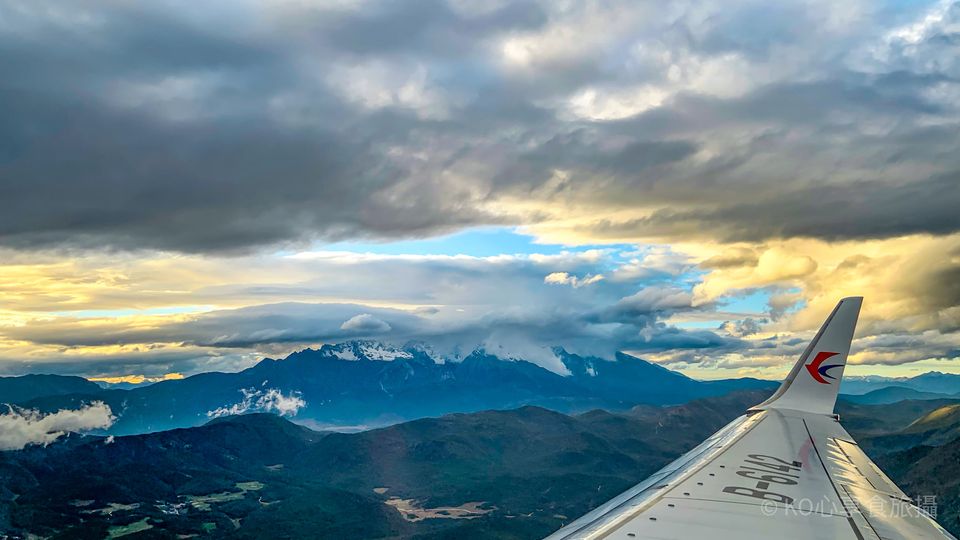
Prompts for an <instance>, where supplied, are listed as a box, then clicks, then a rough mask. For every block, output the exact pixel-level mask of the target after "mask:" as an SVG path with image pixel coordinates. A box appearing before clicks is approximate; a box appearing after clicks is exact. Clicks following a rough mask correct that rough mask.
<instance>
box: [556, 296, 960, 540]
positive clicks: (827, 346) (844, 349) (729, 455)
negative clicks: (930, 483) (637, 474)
mask: <svg viewBox="0 0 960 540" xmlns="http://www.w3.org/2000/svg"><path fill="white" fill-rule="evenodd" d="M862 301H863V298H860V297H853V298H844V299H843V300H841V301H840V303H839V304H837V307H836V308H834V310H833V313H831V314H830V316H829V317H828V318H827V320H826V322H825V323H824V324H823V327H822V328H820V331H819V332H818V333H817V335H816V337H815V338H814V339H813V341H812V342H811V343H810V345H808V346H807V348H806V350H805V351H804V352H803V354H802V355H801V356H800V359H799V360H798V361H797V363H796V365H794V366H793V369H792V370H791V371H790V373H789V374H788V375H787V378H786V379H784V381H783V384H781V385H780V388H779V389H778V390H777V391H776V392H775V393H774V394H773V396H771V397H770V399H768V400H766V401H764V402H763V403H761V404H759V405H756V406H754V407H753V408H751V409H750V410H748V411H747V412H746V414H744V415H743V416H741V417H740V418H737V419H736V420H734V421H733V422H730V423H729V424H728V425H727V426H725V427H724V428H723V429H721V430H720V431H718V432H717V433H715V434H714V435H713V436H711V437H710V438H708V439H707V440H706V441H704V442H703V443H702V444H700V445H699V446H697V447H696V448H694V449H693V450H691V451H689V452H687V453H686V454H684V455H683V456H681V457H680V458H679V459H677V460H676V461H674V462H673V463H671V464H669V465H667V466H666V467H664V468H663V469H661V470H660V471H658V472H657V473H655V474H654V475H653V476H651V477H650V478H648V479H647V480H646V481H644V482H642V483H640V484H638V485H637V486H635V487H633V488H632V489H630V490H628V491H626V492H625V493H623V494H621V495H619V496H617V497H615V498H614V499H612V500H610V501H609V502H607V503H606V504H603V505H602V506H600V507H599V508H597V509H595V510H593V511H592V512H590V513H588V514H587V515H585V516H583V517H581V518H580V519H577V520H575V521H573V522H572V523H570V524H568V525H566V526H565V527H563V528H562V529H560V530H559V531H557V532H555V533H553V534H552V535H550V536H549V537H547V540H575V539H576V540H581V539H582V540H586V539H590V540H599V539H607V540H634V539H715V540H726V539H736V540H748V539H758V540H759V539H763V540H769V539H771V538H775V539H777V540H793V539H798V540H799V539H814V538H815V539H834V538H838V539H852V540H879V539H882V540H888V539H897V540H916V539H921V538H937V539H942V538H954V537H953V536H952V535H950V533H948V532H947V531H946V530H944V529H943V527H941V526H940V525H939V524H937V522H936V521H934V520H933V519H932V518H931V517H930V516H929V515H928V514H927V513H926V512H924V511H923V510H922V509H921V508H920V507H918V506H917V505H915V504H914V502H913V501H912V500H911V499H910V498H909V497H908V496H907V495H906V494H904V493H903V491H901V490H900V488H898V487H897V486H896V485H895V484H894V483H893V482H892V481H891V480H890V479H889V478H887V476H886V475H885V474H884V473H883V472H882V471H881V470H880V469H879V468H877V466H876V465H874V463H873V462H872V461H870V458H868V457H867V456H866V454H864V453H863V451H862V450H861V449H860V447H859V446H858V445H857V443H856V442H855V441H854V440H853V438H851V437H850V435H849V434H848V433H847V432H846V430H844V429H843V427H842V426H841V425H840V419H839V417H838V416H837V415H835V414H834V413H833V409H834V405H835V404H836V401H837V393H838V391H839V387H840V380H841V378H842V377H843V368H844V366H845V365H846V363H847V355H848V353H849V352H850V342H851V341H852V339H853V331H854V329H855V328H856V324H857V316H858V315H859V313H860V305H861V303H862ZM954 540H956V539H954Z"/></svg>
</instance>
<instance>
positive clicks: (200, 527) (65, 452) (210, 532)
mask: <svg viewBox="0 0 960 540" xmlns="http://www.w3.org/2000/svg"><path fill="white" fill-rule="evenodd" d="M768 394H769V392H768V391H753V392H738V393H733V394H730V395H726V396H722V397H716V398H707V399H703V400H695V401H692V402H690V403H687V404H684V405H679V406H672V407H657V406H650V405H642V406H637V407H634V408H633V409H631V410H628V411H624V412H622V413H610V412H607V411H602V410H593V411H589V412H586V413H582V414H579V415H573V416H570V415H565V414H561V413H557V412H553V411H550V410H547V409H543V408H539V407H533V406H526V407H522V408H519V409H515V410H506V411H483V412H477V413H470V414H451V415H446V416H443V417H439V418H424V419H420V420H416V421H411V422H406V423H402V424H397V425H393V426H390V427H386V428H381V429H376V430H370V431H365V432H361V433H352V434H345V433H318V432H316V431H312V430H309V429H306V428H304V427H302V426H298V425H295V424H292V423H290V422H288V421H286V420H283V419H281V418H279V417H276V416H271V415H263V414H254V415H246V416H232V417H225V418H220V419H217V420H214V421H211V422H209V423H207V424H205V425H203V426H200V427H196V428H189V429H176V430H171V431H164V432H159V433H152V434H146V435H135V436H125V437H116V438H109V439H108V438H104V437H89V436H88V437H80V436H70V437H66V438H64V439H62V440H60V441H58V442H57V443H55V444H52V445H50V446H48V447H46V448H42V447H30V448H28V449H26V450H23V451H18V452H5V453H0V531H9V532H13V533H16V534H26V533H27V532H29V533H32V534H38V535H43V536H48V537H54V538H56V537H62V538H84V537H89V538H104V537H106V536H107V535H108V534H110V532H111V531H112V532H113V534H119V533H123V532H128V531H130V530H133V529H131V528H130V527H133V528H144V527H148V526H149V529H148V530H145V531H143V532H139V533H136V534H131V535H129V538H134V539H135V538H170V537H173V536H175V535H184V536H189V535H199V537H202V538H249V539H254V538H337V539H339V538H384V539H386V538H390V539H406V538H410V539H413V538H416V539H438V538H477V539H493V538H497V539H506V538H510V539H534V538H541V537H543V536H545V535H546V534H548V533H549V532H550V531H552V530H554V529H556V528H558V527H559V526H561V525H562V524H563V523H564V522H567V521H569V519H571V518H573V517H575V516H578V515H580V514H582V513H585V512H586V511H588V510H589V509H591V508H593V507H594V506H596V505H598V504H600V503H602V502H604V501H606V500H608V499H609V498H610V497H612V496H614V495H616V494H617V493H620V492H621V491H622V490H624V489H626V488H628V487H629V486H631V485H633V484H635V483H636V482H638V481H640V480H642V479H643V478H645V477H646V476H648V475H649V474H650V473H652V472H654V471H656V470H657V469H659V468H660V467H662V466H663V465H664V464H666V463H668V462H669V461H671V460H672V459H673V458H675V457H676V456H678V455H679V454H681V453H682V452H684V451H686V450H688V449H689V448H691V447H693V446H695V445H696V444H698V443H699V442H700V441H702V440H703V439H704V438H705V437H707V436H709V435H710V434H712V433H713V432H714V431H716V430H717V429H718V428H720V427H721V426H722V425H724V424H726V423H727V422H729V421H730V420H731V419H733V418H734V417H736V416H737V415H739V414H741V413H742V412H743V411H744V410H745V409H746V408H748V407H750V406H751V405H754V404H756V403H758V402H760V401H762V400H763V399H764V398H765V397H766V396H767V395H768ZM898 405H901V406H899V407H898V406H897V405H880V406H867V405H857V404H843V405H842V407H841V415H844V417H845V418H847V419H850V420H851V421H853V423H854V424H855V425H856V424H857V423H860V424H861V427H862V431H861V433H867V432H869V433H872V434H873V437H872V438H873V439H877V440H882V439H883V437H897V436H903V435H904V434H903V433H902V432H903V431H904V429H905V428H907V426H909V425H911V423H914V424H915V425H920V424H924V423H926V424H929V422H927V421H924V422H920V423H919V424H918V423H916V422H914V421H916V420H917V418H920V417H923V416H924V415H928V419H929V413H930V412H931V410H930V409H929V408H928V407H929V406H930V405H931V402H929V401H918V402H910V401H906V402H903V403H902V404H898ZM942 406H943V405H941V407H942ZM911 415H913V416H912V418H911V417H910V416H911ZM933 417H935V418H934V420H937V422H935V423H936V424H937V426H938V429H939V428H948V427H949V426H945V425H944V426H941V425H940V424H941V423H944V422H947V420H944V419H945V418H948V417H949V418H952V416H951V415H947V414H941V415H937V414H935V415H933ZM878 418H879V419H881V422H880V423H877V422H868V421H867V420H868V419H878ZM844 423H845V425H846V423H847V420H844ZM881 424H882V425H886V426H887V428H888V429H891V430H892V431H889V432H884V431H883V429H884V428H883V427H882V425H881ZM929 425H932V424H929ZM851 431H852V432H854V435H855V436H860V435H858V434H857V429H856V428H855V427H854V428H852V429H851ZM907 435H910V434H907ZM868 440H869V438H868ZM951 445H952V446H951ZM955 447H956V443H951V444H948V445H944V446H942V447H928V446H921V447H918V448H916V449H910V450H907V452H895V451H890V450H889V449H885V447H883V446H882V445H880V444H878V445H876V448H884V451H885V452H887V453H886V454H878V455H880V457H881V458H882V460H881V461H880V463H881V465H882V466H884V467H885V468H887V470H888V471H889V472H890V474H891V476H892V477H893V479H894V480H895V481H897V482H901V480H902V479H907V483H906V485H904V489H907V490H908V492H910V493H912V494H914V493H915V494H926V492H925V491H924V490H930V492H931V493H932V494H935V495H937V496H938V497H941V498H940V499H939V503H940V504H942V505H945V506H946V505H953V506H950V508H954V509H955V508H956V499H955V497H956V494H957V489H956V486H955V483H956V482H955V481H953V480H951V478H954V479H955V478H956V477H957V475H956V474H955V472H954V471H953V469H955V468H956V461H954V462H950V461H949V460H950V459H954V460H956V459H957V458H956V457H955V456H956V453H955V450H954V448H955ZM870 451H871V452H873V451H874V450H870ZM910 452H913V453H910ZM951 452H953V453H951ZM938 467H939V468H938ZM933 473H936V474H937V475H940V476H944V477H943V478H940V479H926V480H924V478H925V475H933ZM949 475H953V476H949ZM941 508H944V507H941ZM951 515H952V514H951ZM948 519H949V518H948ZM947 523H948V524H949V521H948V522H947ZM124 527H128V528H126V529H125V528H124Z"/></svg>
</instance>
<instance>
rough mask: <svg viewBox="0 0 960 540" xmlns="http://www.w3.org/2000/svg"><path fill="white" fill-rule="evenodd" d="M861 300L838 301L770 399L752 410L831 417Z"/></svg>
mask: <svg viewBox="0 0 960 540" xmlns="http://www.w3.org/2000/svg"><path fill="white" fill-rule="evenodd" d="M862 303H863V298H862V297H859V296H853V297H850V298H844V299H843V300H840V303H839V304H837V307H835V308H833V313H831V314H830V316H829V317H827V320H826V322H824V323H823V326H822V327H820V331H819V332H817V335H816V337H814V338H813V341H811V342H810V345H808V346H807V348H806V350H805V351H803V354H801V355H800V359H799V360H797V363H796V364H795V365H794V366H793V369H791V370H790V373H789V374H788V375H787V378H786V379H784V380H783V383H782V384H781V385H780V388H779V389H778V390H777V391H776V393H774V394H773V395H772V396H770V399H768V400H766V401H764V402H763V403H761V404H759V405H757V406H755V407H753V410H759V409H794V410H799V411H805V412H811V413H816V414H833V407H834V406H835V405H836V403H837V393H838V392H839V391H840V381H841V379H843V368H844V367H845V366H846V365H847V354H849V352H850V342H851V341H852V340H853V331H854V329H856V327H857V317H858V316H859V314H860V305H861V304H862Z"/></svg>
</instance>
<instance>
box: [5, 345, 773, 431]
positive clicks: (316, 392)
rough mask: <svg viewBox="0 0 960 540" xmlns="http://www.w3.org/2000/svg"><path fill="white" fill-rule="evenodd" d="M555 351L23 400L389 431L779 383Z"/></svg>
mask: <svg viewBox="0 0 960 540" xmlns="http://www.w3.org/2000/svg"><path fill="white" fill-rule="evenodd" d="M554 353H555V354H556V355H557V359H558V360H559V361H560V362H561V363H562V364H563V366H564V367H565V368H566V369H567V370H568V371H569V374H568V375H560V374H558V373H554V372H552V371H549V370H547V369H545V368H543V367H541V366H539V365H537V364H535V363H532V362H529V361H526V360H523V359H504V358H501V357H498V356H495V355H493V354H489V353H488V352H487V351H485V350H483V349H477V350H475V351H473V352H471V353H470V354H468V355H466V356H465V357H463V358H442V357H438V356H437V355H436V354H435V353H434V352H432V351H431V349H430V348H429V347H428V346H425V345H422V344H410V345H407V346H404V347H393V346H390V345H386V344H383V343H379V342H374V341H350V342H345V343H340V344H336V345H324V346H323V347H321V348H319V349H305V350H302V351H298V352H295V353H293V354H290V355H289V356H287V357H286V358H285V359H283V360H274V359H264V360H262V361H261V362H259V363H258V364H256V365H255V366H253V367H251V368H249V369H246V370H243V371H240V372H238V373H202V374H199V375H194V376H192V377H187V378H185V379H182V380H170V381H161V382H158V383H154V384H152V385H149V386H145V387H141V388H134V389H130V390H124V389H101V388H100V387H98V386H97V385H93V383H89V384H90V385H92V387H91V386H87V385H84V386H82V387H78V391H75V392H72V393H67V392H58V393H55V394H49V395H43V396H38V397H35V398H32V399H29V400H27V401H22V402H21V404H23V405H25V406H28V407H31V408H37V409H40V410H42V411H54V410H57V409H61V408H75V407H78V406H80V405H81V404H83V403H88V402H90V401H91V400H94V399H96V400H100V401H103V402H105V403H106V404H107V405H109V406H110V407H111V409H112V410H113V411H114V414H115V415H116V416H117V421H116V423H115V424H114V425H113V427H112V428H111V429H110V431H109V433H111V434H131V433H143V432H150V431H159V430H164V429H170V428H177V427H191V426H198V425H201V424H204V423H206V422H208V421H209V420H210V419H212V418H215V417H217V416H222V415H230V414H238V413H248V412H273V413H277V414H283V415H286V416H288V417H291V418H295V419H296V420H297V421H302V422H306V423H309V424H311V425H318V426H328V425H332V426H380V425H388V424H393V423H397V422H400V421H404V420H411V419H416V418H423V417H430V416H440V415H443V414H447V413H451V412H472V411H478V410H486V409H509V408H515V407H520V406H524V405H537V406H541V407H546V408H549V409H553V410H557V411H560V412H577V411H584V410H588V409H593V408H607V409H612V410H624V409H628V408H630V407H633V406H635V405H638V404H652V405H669V404H680V403H685V402H687V401H690V400H691V399H696V398H701V397H708V396H715V395H720V394H725V393H727V392H729V391H731V390H739V389H763V388H772V387H773V386H774V383H772V382H770V381H761V380H757V379H730V380H721V381H708V382H704V381H697V380H694V379H691V378H689V377H687V376H685V375H683V374H680V373H677V372H674V371H671V370H669V369H665V368H663V367H662V366H658V365H656V364H652V363H650V362H647V361H644V360H642V359H639V358H636V357H633V356H630V355H627V354H623V353H619V354H617V356H616V358H615V359H613V360H604V359H601V358H596V357H588V356H579V355H576V354H572V353H568V352H567V351H565V350H563V349H559V348H558V349H555V350H554ZM81 381H83V380H82V379H81ZM84 382H88V381H84ZM0 400H2V398H0Z"/></svg>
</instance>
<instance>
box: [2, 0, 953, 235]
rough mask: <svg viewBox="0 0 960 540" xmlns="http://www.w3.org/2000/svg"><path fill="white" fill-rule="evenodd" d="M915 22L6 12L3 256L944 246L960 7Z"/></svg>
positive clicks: (611, 15) (803, 16)
mask: <svg viewBox="0 0 960 540" xmlns="http://www.w3.org/2000/svg"><path fill="white" fill-rule="evenodd" d="M833 9H836V12H833V11H832V10H833ZM923 9H939V8H937V7H936V6H925V7H924V6H921V7H918V8H917V13H915V14H914V15H915V16H913V17H907V16H906V15H900V16H898V18H897V19H895V20H894V19H891V20H886V19H885V18H884V17H886V16H888V15H889V14H885V13H884V12H882V10H881V11H879V12H877V13H873V12H862V13H861V12H857V10H856V9H855V7H851V8H850V9H849V10H846V11H844V10H841V9H840V8H839V7H837V6H832V7H829V8H825V7H824V6H812V5H808V4H804V3H799V2H797V3H794V2H788V3H786V4H783V5H777V6H763V5H731V6H727V5H719V4H713V3H711V2H707V1H704V2H697V3H694V4H692V5H690V6H688V7H686V8H684V9H683V10H680V11H678V12H677V13H673V14H666V13H664V12H663V11H664V10H662V9H659V7H658V6H657V5H655V4H649V5H648V4H644V3H630V2H628V3H616V2H612V3H609V4H604V5H603V6H594V7H589V6H585V5H579V4H576V3H574V4H570V5H567V6H558V5H556V4H554V3H549V2H534V1H517V2H503V3H497V4H495V5H485V4H470V3H468V2H453V1H443V0H416V1H414V2H385V3H362V4H360V5H357V6H352V5H350V4H349V3H344V4H342V5H339V6H333V7H331V6H326V5H307V4H300V3H297V4H284V3H281V4H271V3H260V2H251V3H241V4H236V3H226V4H224V5H219V6H214V5H206V6H199V5H187V4H180V3H176V2H157V3H151V4H149V5H147V4H124V3H115V2H90V3H84V4H64V5H61V6H58V9H57V10H48V9H44V8H43V7H41V6H38V5H34V4H30V3H23V4H15V5H8V6H5V7H0V10H2V12H0V15H2V17H3V20H4V22H2V23H0V71H2V72H3V73H4V75H5V76H4V77H2V78H0V117H2V118H3V119H4V120H3V122H2V123H0V244H3V245H6V246H13V247H17V248H28V249H29V248H38V247H48V246H51V245H57V246H71V247H113V248H120V249H138V248H160V249H165V250H173V251H194V252H197V251H199V252H209V251H223V250H244V249H249V248H254V247H259V246H271V245H277V244H285V243H290V242H294V243H297V242H308V241H310V240H315V239H326V240H329V239H343V238H384V239H389V238H401V237H421V236H429V235H433V234H438V233H442V232H449V231H452V230H456V229H459V228H463V227H469V226H473V225H480V224H536V223H538V222H541V221H546V222H549V221H550V220H551V219H557V218H561V219H562V218H564V217H567V216H564V215H561V216H557V215H552V214H551V211H552V210H551V209H552V208H554V206H553V205H554V204H555V203H558V202H560V203H566V204H567V205H569V206H571V207H574V206H575V207H577V208H580V209H583V210H582V211H584V212H587V213H588V215H590V216H595V215H603V211H604V210H605V209H609V208H614V209H636V210H637V215H642V216H647V217H645V218H644V219H634V220H628V221H626V222H611V223H603V222H597V223H596V226H595V227H594V228H593V229H592V230H591V229H590V228H589V227H588V228H586V229H585V230H584V231H582V232H587V233H590V234H596V235H597V236H601V237H603V236H618V235H620V236H622V235H630V236H633V237H636V238H645V237H653V236H656V237H659V238H681V237H686V236H688V235H690V234H692V233H697V234H699V235H701V236H709V237H712V238H715V239H720V240H761V239H765V238H769V237H777V236H813V237H819V238H825V239H838V238H880V237H890V236H897V235H901V234H909V233H932V234H946V233H952V232H955V231H957V230H960V219H958V218H957V217H956V215H955V214H956V212H952V211H951V210H952V208H954V207H956V206H957V202H958V201H957V193H958V192H960V190H956V189H950V188H951V186H952V185H955V183H956V171H958V170H960V156H958V155H957V153H956V152H955V148H956V147H957V144H960V140H958V135H957V133H958V132H960V130H958V127H960V126H958V123H960V121H958V104H957V99H956V95H957V84H958V83H957V81H958V80H960V62H957V60H956V58H957V57H960V55H958V54H957V52H958V51H957V40H956V39H955V36H954V35H953V34H952V33H951V30H950V28H951V26H950V25H951V24H952V22H955V21H956V19H957V18H958V12H960V10H958V9H957V8H956V7H955V6H954V7H951V8H946V9H944V10H943V17H942V19H941V20H934V21H933V22H932V23H929V24H928V23H923V24H926V26H923V27H918V28H914V27H911V26H909V25H910V24H915V22H916V21H921V22H922V21H923V20H924V19H923V12H922V10H923ZM851 13H853V15H851ZM843 17H853V19H851V20H850V22H848V23H846V24H843V23H838V22H836V20H835V19H837V20H843ZM916 24H920V23H916ZM904 25H907V26H904ZM904 28H906V30H904ZM714 65H715V66H716V67H710V66H714ZM650 88H653V89H654V90H655V92H654V93H653V95H656V96H660V97H658V98H657V99H656V100H655V103H654V104H652V105H648V106H643V107H641V106H639V105H637V103H640V102H645V101H644V100H645V99H647V98H642V96H644V95H646V94H644V92H648V90H650ZM638 95H639V96H641V97H640V98H638V97H637V96H638ZM584 96H586V97H584ZM641 98H642V99H641ZM651 99H652V98H651ZM591 100H593V101H591ZM608 102H609V103H613V105H609V103H608ZM610 111H613V112H610ZM622 111H626V112H622ZM611 114H612V115H613V117H612V118H606V117H605V116H604V115H611ZM558 172H559V173H562V178H563V180H562V181H560V182H558V180H557V178H559V177H558ZM504 198H510V199H517V198H521V199H523V200H525V201H529V202H530V203H532V204H531V205H529V208H525V209H524V210H523V211H522V212H519V211H518V212H513V211H511V210H509V208H510V207H509V206H506V209H505V208H504V207H503V206H502V205H501V204H500V203H501V202H502V200H503V199H504ZM538 203H539V204H541V205H542V208H538V207H537V204H538Z"/></svg>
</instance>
